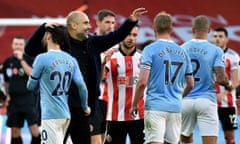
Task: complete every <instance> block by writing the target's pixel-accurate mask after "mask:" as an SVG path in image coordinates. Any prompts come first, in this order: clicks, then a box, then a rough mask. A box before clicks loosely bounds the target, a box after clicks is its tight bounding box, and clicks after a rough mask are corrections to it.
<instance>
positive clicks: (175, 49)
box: [142, 40, 192, 112]
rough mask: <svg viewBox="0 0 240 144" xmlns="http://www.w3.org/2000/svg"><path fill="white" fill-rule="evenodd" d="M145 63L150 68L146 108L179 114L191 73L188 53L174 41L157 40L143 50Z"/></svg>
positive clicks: (143, 61) (143, 62)
mask: <svg viewBox="0 0 240 144" xmlns="http://www.w3.org/2000/svg"><path fill="white" fill-rule="evenodd" d="M142 64H144V65H150V66H151V70H150V75H149V80H148V86H147V97H146V105H145V109H147V110H148V109H149V110H161V111H169V112H179V110H180V108H181V98H182V91H183V87H184V83H185V74H186V73H192V68H191V63H190V60H189V57H188V55H187V54H186V52H185V51H184V50H183V49H182V48H181V47H179V46H178V45H177V44H175V43H174V42H173V41H166V40H158V41H156V42H154V43H152V44H150V45H149V46H147V47H146V48H145V49H144V50H143V54H142ZM160 103H161V105H160Z"/></svg>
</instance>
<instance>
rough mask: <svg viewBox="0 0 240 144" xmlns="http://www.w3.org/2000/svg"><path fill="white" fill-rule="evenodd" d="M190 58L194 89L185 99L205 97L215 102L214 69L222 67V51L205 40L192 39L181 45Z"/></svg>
mask: <svg viewBox="0 0 240 144" xmlns="http://www.w3.org/2000/svg"><path fill="white" fill-rule="evenodd" d="M182 47H183V48H184V49H185V50H186V51H187V53H188V54H189V56H190V58H191V62H192V67H193V75H194V89H193V90H192V91H191V92H190V93H189V94H188V95H187V96H186V97H185V98H198V97H205V98H209V99H210V100H212V101H214V102H216V89H215V83H214V82H215V78H214V67H216V66H221V67H224V62H223V51H222V50H221V49H220V48H219V47H217V46H215V45H213V44H211V43H210V42H208V41H207V40H196V39H192V40H190V41H188V42H186V43H184V44H183V45H182Z"/></svg>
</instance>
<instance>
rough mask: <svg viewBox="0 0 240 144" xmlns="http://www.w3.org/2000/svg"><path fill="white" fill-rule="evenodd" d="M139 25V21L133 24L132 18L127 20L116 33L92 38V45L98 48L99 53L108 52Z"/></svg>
mask: <svg viewBox="0 0 240 144" xmlns="http://www.w3.org/2000/svg"><path fill="white" fill-rule="evenodd" d="M137 23H138V21H136V22H133V21H131V20H130V18H127V19H126V20H125V21H124V23H123V24H122V25H121V26H120V27H119V28H118V29H116V30H115V31H113V32H110V33H108V34H105V35H101V36H96V35H95V36H92V39H91V40H92V42H91V43H92V44H94V47H95V48H97V51H98V52H99V53H101V52H104V51H106V50H107V49H109V48H111V47H113V46H114V45H116V44H118V43H119V42H121V41H123V40H124V38H126V37H127V36H128V34H129V33H130V32H131V30H132V28H133V27H134V26H135V25H136V24H137Z"/></svg>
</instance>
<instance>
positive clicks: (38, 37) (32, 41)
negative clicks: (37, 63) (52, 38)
mask: <svg viewBox="0 0 240 144" xmlns="http://www.w3.org/2000/svg"><path fill="white" fill-rule="evenodd" d="M45 24H46V23H44V24H42V25H41V26H40V27H39V28H38V29H37V30H36V31H35V32H34V33H33V34H32V35H31V37H30V38H29V39H28V41H27V43H26V46H25V53H26V54H27V55H29V56H32V57H35V56H37V55H38V54H40V53H43V52H45V51H46V48H44V45H43V42H42V39H43V37H44V34H45V31H46V30H45Z"/></svg>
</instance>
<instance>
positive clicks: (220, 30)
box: [214, 27, 228, 37]
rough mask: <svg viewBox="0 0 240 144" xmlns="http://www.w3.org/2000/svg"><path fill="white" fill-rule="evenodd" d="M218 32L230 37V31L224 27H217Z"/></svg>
mask: <svg viewBox="0 0 240 144" xmlns="http://www.w3.org/2000/svg"><path fill="white" fill-rule="evenodd" d="M214 31H216V32H224V34H225V36H226V37H228V31H227V29H225V28H224V27H217V28H215V29H214Z"/></svg>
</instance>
